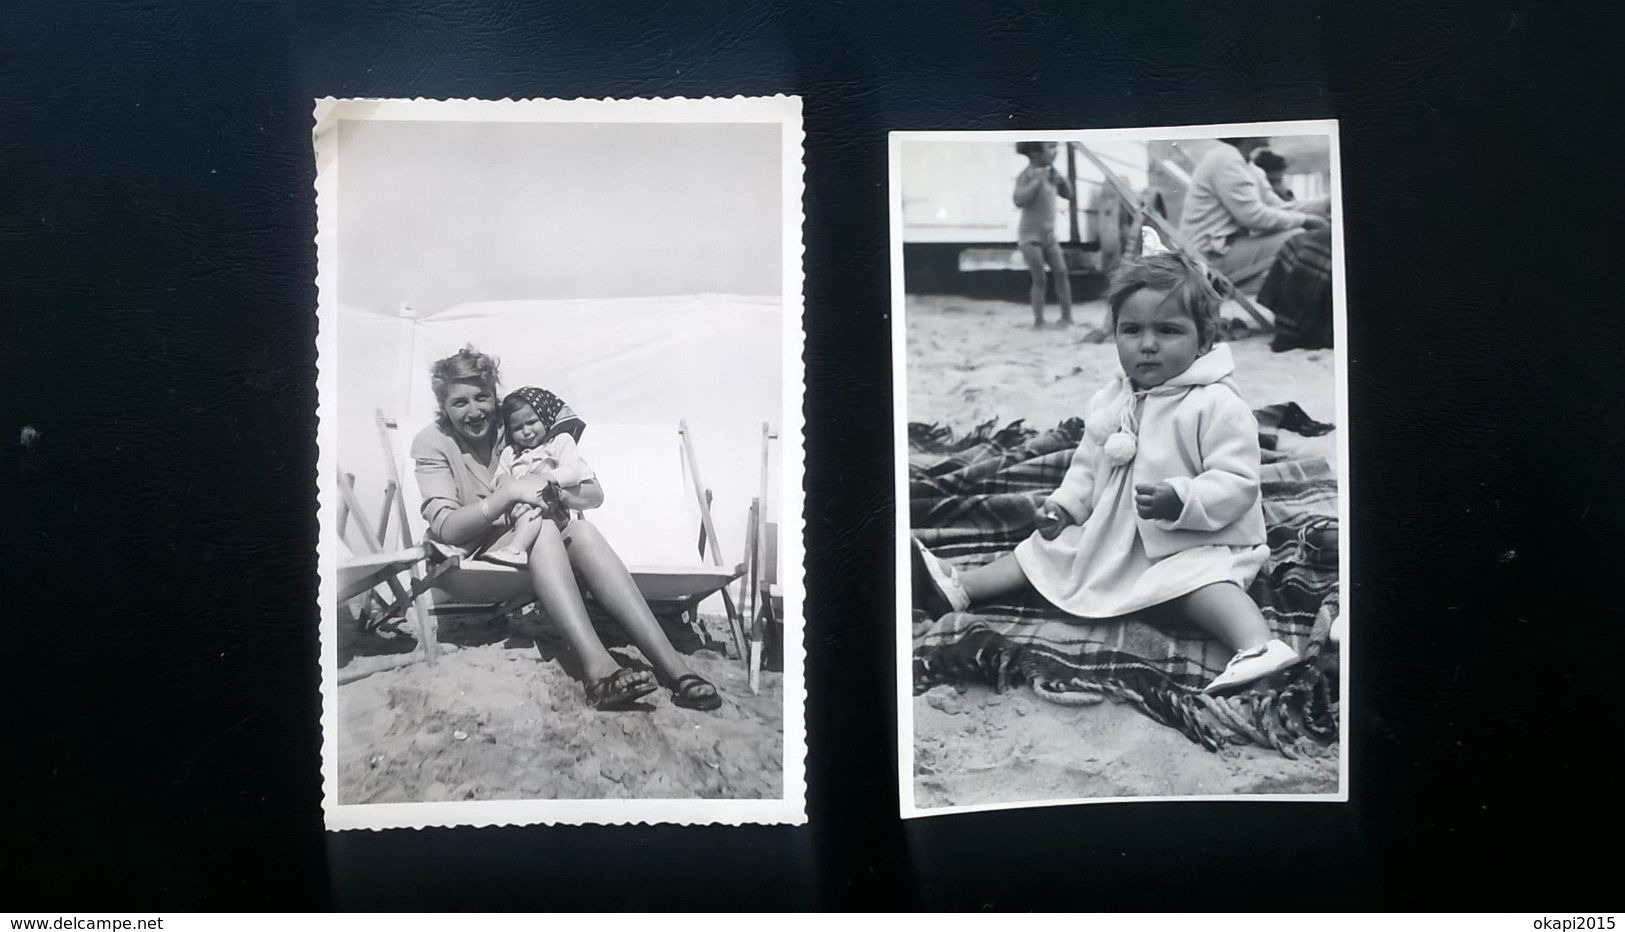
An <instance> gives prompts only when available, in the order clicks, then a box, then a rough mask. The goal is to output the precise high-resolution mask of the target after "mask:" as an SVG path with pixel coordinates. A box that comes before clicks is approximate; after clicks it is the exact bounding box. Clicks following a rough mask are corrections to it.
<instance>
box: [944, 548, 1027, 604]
mask: <svg viewBox="0 0 1625 932" xmlns="http://www.w3.org/2000/svg"><path fill="white" fill-rule="evenodd" d="M959 584H960V585H961V586H963V587H964V589H965V595H967V596H969V597H970V600H971V604H972V605H974V604H976V603H977V602H985V601H987V600H988V599H992V598H996V597H998V596H1001V595H1004V594H1006V593H1010V592H1014V591H1016V590H1017V589H1020V588H1021V587H1023V586H1025V585H1027V574H1026V573H1024V572H1022V569H1021V564H1020V563H1019V562H1018V561H1017V560H1016V555H1015V554H1013V553H1007V554H1005V555H1004V556H1001V557H999V558H998V559H997V560H994V561H993V562H992V563H984V564H982V565H981V566H973V567H971V568H970V569H963V570H960V571H959Z"/></svg>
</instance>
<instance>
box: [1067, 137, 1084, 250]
mask: <svg viewBox="0 0 1625 932" xmlns="http://www.w3.org/2000/svg"><path fill="white" fill-rule="evenodd" d="M1066 183H1067V186H1068V187H1070V188H1071V189H1072V196H1071V197H1069V198H1067V199H1066V205H1067V206H1066V212H1067V219H1068V220H1070V221H1071V227H1072V245H1074V246H1076V245H1078V244H1080V243H1082V242H1083V234H1082V232H1080V231H1079V230H1078V157H1077V155H1076V154H1075V153H1074V152H1073V151H1072V147H1071V146H1067V147H1066Z"/></svg>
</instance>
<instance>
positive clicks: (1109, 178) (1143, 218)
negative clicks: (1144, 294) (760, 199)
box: [1067, 142, 1274, 332]
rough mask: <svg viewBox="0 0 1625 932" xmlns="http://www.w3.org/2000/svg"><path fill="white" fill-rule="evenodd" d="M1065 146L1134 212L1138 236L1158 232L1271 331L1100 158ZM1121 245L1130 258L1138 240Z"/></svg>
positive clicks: (1236, 290) (1233, 288) (1228, 282)
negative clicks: (1146, 229) (1089, 165)
mask: <svg viewBox="0 0 1625 932" xmlns="http://www.w3.org/2000/svg"><path fill="white" fill-rule="evenodd" d="M1067 145H1068V146H1071V147H1072V148H1074V149H1076V150H1077V151H1078V152H1080V153H1082V154H1083V157H1084V158H1086V159H1088V160H1089V161H1090V162H1093V163H1094V166H1095V168H1097V169H1099V170H1100V173H1101V175H1103V176H1105V179H1106V184H1107V185H1109V186H1110V187H1111V189H1112V190H1113V191H1114V192H1116V194H1117V196H1118V197H1119V198H1120V199H1122V201H1123V204H1124V206H1126V207H1127V208H1128V209H1129V210H1132V211H1133V212H1134V224H1133V227H1132V229H1134V230H1135V231H1136V232H1137V231H1138V230H1139V229H1140V227H1141V226H1142V225H1148V226H1150V227H1152V228H1153V229H1155V230H1156V231H1157V235H1158V236H1161V237H1162V239H1163V241H1164V242H1166V243H1167V244H1168V245H1169V246H1171V247H1173V248H1174V249H1176V250H1178V251H1179V254H1180V255H1181V256H1183V257H1184V259H1185V261H1186V262H1188V263H1190V264H1191V265H1192V266H1194V267H1195V268H1197V269H1200V270H1201V271H1202V273H1203V274H1205V275H1206V276H1207V277H1208V279H1209V280H1210V281H1213V282H1215V283H1216V284H1217V286H1218V291H1219V294H1221V295H1223V296H1224V297H1227V298H1231V299H1233V300H1234V301H1235V302H1236V303H1237V304H1239V305H1241V308H1242V310H1245V311H1246V312H1247V314H1248V315H1249V316H1251V317H1252V319H1253V320H1254V321H1256V322H1257V323H1258V326H1259V327H1260V328H1262V329H1263V330H1264V331H1265V332H1269V331H1270V330H1272V329H1274V325H1273V324H1272V323H1271V321H1270V319H1269V317H1268V316H1267V315H1266V314H1265V313H1264V311H1263V310H1262V309H1260V308H1259V306H1258V303H1257V302H1255V301H1254V300H1253V299H1252V298H1250V297H1248V296H1247V294H1246V293H1245V292H1243V291H1242V290H1241V289H1240V288H1237V287H1236V285H1235V283H1234V282H1232V281H1231V280H1230V279H1229V278H1228V277H1227V276H1225V275H1224V273H1222V272H1220V271H1219V270H1218V269H1216V268H1214V267H1213V266H1212V265H1211V264H1209V263H1208V262H1207V261H1206V260H1205V259H1203V258H1202V256H1201V255H1200V254H1199V253H1197V252H1196V250H1194V249H1192V248H1191V247H1190V244H1189V243H1186V242H1185V241H1184V239H1182V238H1181V237H1180V235H1179V231H1177V230H1175V229H1174V226H1173V224H1172V223H1169V222H1168V221H1167V220H1166V219H1164V218H1163V216H1162V215H1161V214H1159V213H1158V212H1157V211H1155V210H1152V209H1151V208H1149V207H1147V206H1146V205H1145V203H1144V202H1142V201H1141V200H1140V198H1139V197H1138V196H1137V195H1136V194H1135V193H1134V191H1133V190H1132V189H1130V188H1129V186H1128V182H1126V181H1124V180H1123V179H1122V178H1119V177H1118V176H1117V173H1116V172H1114V171H1112V170H1111V169H1110V168H1107V167H1106V163H1105V162H1104V161H1102V160H1101V158H1100V156H1098V155H1095V154H1094V153H1093V152H1091V151H1089V147H1088V146H1086V145H1084V144H1083V143H1081V142H1069V143H1067ZM1123 245H1124V246H1125V249H1124V253H1123V254H1124V255H1130V254H1131V253H1130V252H1129V250H1130V249H1133V250H1138V249H1139V238H1138V236H1137V235H1136V236H1135V237H1133V238H1132V239H1131V241H1130V242H1128V243H1125V244H1123Z"/></svg>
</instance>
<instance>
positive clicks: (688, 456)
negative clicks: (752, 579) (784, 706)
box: [677, 419, 749, 663]
mask: <svg viewBox="0 0 1625 932" xmlns="http://www.w3.org/2000/svg"><path fill="white" fill-rule="evenodd" d="M677 436H678V437H680V438H682V442H683V458H684V459H685V460H687V461H688V476H689V480H690V483H691V484H692V485H693V486H694V498H695V500H696V501H697V502H698V503H699V506H700V528H701V529H702V530H704V531H705V537H706V539H707V540H709V541H710V542H711V561H712V562H713V563H715V564H716V565H717V566H721V565H722V544H721V543H720V541H719V539H718V538H717V528H716V525H714V524H713V523H712V522H711V507H710V504H709V503H707V502H706V500H705V480H703V479H701V478H700V460H699V457H698V456H696V455H695V454H694V441H693V439H692V437H691V436H690V435H689V432H688V421H687V420H686V419H685V420H681V421H678V422H677ZM722 604H723V606H724V607H725V608H726V609H727V610H728V631H729V633H730V634H731V635H733V639H734V649H735V650H737V651H739V658H740V659H741V660H744V661H745V662H747V663H748V662H749V657H748V656H747V654H746V648H745V630H744V621H743V619H741V618H740V617H739V612H738V611H737V610H736V609H734V608H733V607H732V600H731V599H729V598H728V593H727V591H726V590H723V593H722Z"/></svg>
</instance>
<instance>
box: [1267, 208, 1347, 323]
mask: <svg viewBox="0 0 1625 932" xmlns="http://www.w3.org/2000/svg"><path fill="white" fill-rule="evenodd" d="M1258 301H1259V303H1260V304H1263V305H1264V306H1265V307H1267V308H1269V309H1270V310H1271V311H1274V312H1275V336H1274V338H1272V339H1271V341H1270V349H1272V350H1274V351H1275V352H1277V353H1279V352H1282V351H1283V350H1290V349H1326V348H1329V347H1330V346H1331V345H1332V229H1331V227H1322V228H1320V229H1318V230H1310V231H1308V232H1307V233H1304V234H1303V235H1302V236H1294V237H1293V238H1292V239H1290V240H1288V241H1287V244H1286V245H1285V246H1283V247H1281V251H1280V252H1279V253H1277V254H1276V256H1275V263H1274V264H1273V265H1271V266H1270V271H1269V275H1268V276H1266V277H1265V279H1264V287H1263V288H1262V289H1260V290H1259V292H1258Z"/></svg>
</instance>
